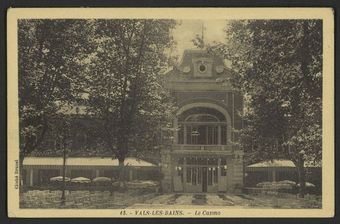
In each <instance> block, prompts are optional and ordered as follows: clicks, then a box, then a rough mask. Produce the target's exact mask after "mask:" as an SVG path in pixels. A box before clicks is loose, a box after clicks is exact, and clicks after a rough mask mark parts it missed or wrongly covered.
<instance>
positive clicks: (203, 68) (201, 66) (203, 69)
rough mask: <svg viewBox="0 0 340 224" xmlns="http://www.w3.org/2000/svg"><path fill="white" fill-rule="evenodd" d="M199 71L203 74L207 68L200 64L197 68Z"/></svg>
mask: <svg viewBox="0 0 340 224" xmlns="http://www.w3.org/2000/svg"><path fill="white" fill-rule="evenodd" d="M199 70H200V72H205V70H207V67H206V66H205V65H203V64H201V65H200V66H199Z"/></svg>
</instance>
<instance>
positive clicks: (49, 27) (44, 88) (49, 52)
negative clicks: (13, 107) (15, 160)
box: [18, 20, 87, 177]
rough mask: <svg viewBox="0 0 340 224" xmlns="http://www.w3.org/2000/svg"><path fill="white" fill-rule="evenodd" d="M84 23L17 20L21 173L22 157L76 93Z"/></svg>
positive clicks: (84, 49)
mask: <svg viewBox="0 0 340 224" xmlns="http://www.w3.org/2000/svg"><path fill="white" fill-rule="evenodd" d="M84 24H85V20H83V21H82V20H19V23H18V28H19V29H18V46H19V51H18V52H19V63H18V64H19V67H18V71H19V72H18V74H19V125H20V172H21V171H22V163H23V160H24V157H25V156H27V155H29V154H30V153H31V152H32V151H33V150H35V149H36V148H37V147H38V146H39V144H41V142H42V141H43V139H44V137H45V134H46V132H47V130H48V129H49V128H50V126H51V125H50V121H51V119H52V118H53V117H55V116H56V113H57V112H58V111H59V110H60V108H61V107H63V106H64V105H66V104H69V103H70V102H71V101H72V100H73V97H74V95H75V94H76V92H77V91H76V90H77V87H76V86H75V85H74V78H75V77H76V75H77V71H78V70H79V68H80V64H79V63H77V62H78V60H80V59H81V58H82V57H83V55H84V52H86V49H87V48H85V47H84V46H86V45H82V44H81V43H82V42H84V39H85V38H86V35H82V32H84V29H83V27H82V26H83V25H84ZM21 174H22V172H21ZM20 176H21V177H22V175H20Z"/></svg>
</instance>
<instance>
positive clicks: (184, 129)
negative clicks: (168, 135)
mask: <svg viewBox="0 0 340 224" xmlns="http://www.w3.org/2000/svg"><path fill="white" fill-rule="evenodd" d="M183 126H184V128H183V135H184V136H183V144H187V125H186V124H183Z"/></svg>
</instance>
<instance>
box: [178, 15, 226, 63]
mask: <svg viewBox="0 0 340 224" xmlns="http://www.w3.org/2000/svg"><path fill="white" fill-rule="evenodd" d="M179 23H180V24H178V25H177V26H176V28H175V29H174V30H173V33H172V34H173V37H174V40H175V41H176V42H177V46H176V50H175V51H174V52H172V54H173V55H178V56H180V57H181V56H182V54H183V51H184V50H185V49H193V48H195V46H194V44H193V43H192V40H193V39H194V38H195V36H196V35H197V34H198V35H199V36H201V35H202V24H204V42H205V43H212V42H214V41H216V42H224V40H225V32H224V29H225V27H226V25H227V21H226V20H180V21H179Z"/></svg>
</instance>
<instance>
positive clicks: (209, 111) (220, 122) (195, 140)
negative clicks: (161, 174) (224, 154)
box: [174, 102, 231, 145]
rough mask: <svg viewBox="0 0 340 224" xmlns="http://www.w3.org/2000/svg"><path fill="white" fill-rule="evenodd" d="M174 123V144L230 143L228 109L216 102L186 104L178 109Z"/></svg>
mask: <svg viewBox="0 0 340 224" xmlns="http://www.w3.org/2000/svg"><path fill="white" fill-rule="evenodd" d="M174 124H175V130H176V132H175V137H174V140H175V141H174V142H175V144H189V145H228V144H230V140H231V118H230V115H229V113H228V111H227V110H226V109H225V108H223V107H221V106H219V105H217V104H213V103H207V102H204V103H191V104H186V105H184V106H182V107H181V108H180V109H179V110H178V112H177V115H176V118H175V121H174Z"/></svg>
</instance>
